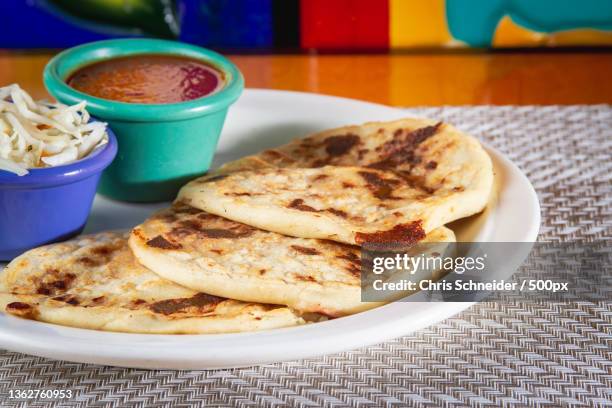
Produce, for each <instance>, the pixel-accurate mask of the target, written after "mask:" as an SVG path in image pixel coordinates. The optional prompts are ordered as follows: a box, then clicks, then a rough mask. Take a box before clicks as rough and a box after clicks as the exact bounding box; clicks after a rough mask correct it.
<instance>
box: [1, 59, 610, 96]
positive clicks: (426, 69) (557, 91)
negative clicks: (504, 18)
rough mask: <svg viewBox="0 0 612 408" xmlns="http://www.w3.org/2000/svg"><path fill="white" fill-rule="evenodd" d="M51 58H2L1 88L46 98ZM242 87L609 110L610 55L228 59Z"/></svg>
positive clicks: (343, 94)
mask: <svg viewBox="0 0 612 408" xmlns="http://www.w3.org/2000/svg"><path fill="white" fill-rule="evenodd" d="M52 55H53V54H52V53H15V52H10V51H0V85H5V84H9V83H13V82H17V83H19V84H21V86H22V87H23V88H25V89H26V90H28V91H29V92H30V93H31V94H32V95H33V96H34V97H36V98H38V97H46V96H47V95H46V92H45V90H44V87H43V85H42V70H43V67H44V65H45V63H46V62H47V61H48V60H49V58H50V57H51V56H52ZM230 58H231V59H232V60H233V61H234V62H235V63H236V64H237V65H238V66H239V67H240V69H241V70H242V72H243V73H244V75H245V78H246V83H247V86H249V87H257V88H272V89H288V90H297V91H307V92H318V93H323V94H330V95H338V96H346V97H350V98H357V99H363V100H368V101H372V102H379V103H384V104H389V105H395V106H415V105H467V104H579V103H589V104H590V103H612V81H611V80H610V79H611V75H612V53H611V52H592V53H587V52H569V53H561V52H554V53H550V52H547V53H491V54H484V53H473V54H472V53H470V54H391V55H231V56H230Z"/></svg>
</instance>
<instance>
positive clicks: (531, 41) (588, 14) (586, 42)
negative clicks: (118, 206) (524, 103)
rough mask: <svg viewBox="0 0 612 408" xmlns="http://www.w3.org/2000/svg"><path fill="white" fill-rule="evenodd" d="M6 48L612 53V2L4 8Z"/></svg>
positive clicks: (87, 0) (219, 2) (29, 4)
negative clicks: (158, 41) (579, 49)
mask: <svg viewBox="0 0 612 408" xmlns="http://www.w3.org/2000/svg"><path fill="white" fill-rule="evenodd" d="M0 16H2V17H1V20H0V21H1V22H2V24H1V28H0V32H1V33H2V34H3V35H1V36H0V48H26V49H31V48H65V47H69V46H73V45H76V44H81V43H84V42H89V41H94V40H99V39H105V38H113V37H126V36H146V37H161V38H170V39H179V40H182V41H187V42H190V43H194V44H198V45H202V46H206V47H211V48H217V49H225V50H238V51H246V52H258V51H266V50H272V51H278V50H300V49H302V50H311V49H317V50H333V51H349V52H350V51H352V50H359V51H364V50H372V51H380V52H384V51H387V50H395V49H423V48H427V49H437V48H450V47H452V48H466V47H472V48H506V47H521V48H522V47H558V46H609V45H612V0H579V1H577V0H301V1H300V0H79V1H75V0H4V1H0Z"/></svg>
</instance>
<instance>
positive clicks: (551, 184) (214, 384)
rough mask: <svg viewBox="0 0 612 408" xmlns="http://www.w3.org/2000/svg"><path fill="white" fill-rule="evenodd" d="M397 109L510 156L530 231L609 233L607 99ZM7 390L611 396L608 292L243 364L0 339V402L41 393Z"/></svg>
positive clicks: (159, 401)
mask: <svg viewBox="0 0 612 408" xmlns="http://www.w3.org/2000/svg"><path fill="white" fill-rule="evenodd" d="M407 112H408V113H409V114H411V115H422V116H428V117H432V118H439V119H442V120H444V121H448V122H450V123H453V124H455V125H457V126H458V127H459V128H461V129H463V130H465V131H467V132H469V133H472V134H474V135H475V136H477V137H479V138H480V139H481V140H484V141H486V142H487V143H488V144H490V145H491V146H493V147H495V148H497V149H498V150H500V151H501V152H502V153H504V154H505V155H506V156H507V157H509V158H510V159H511V160H512V161H514V162H515V163H516V164H518V165H519V167H520V168H521V169H522V170H523V171H524V172H525V173H526V174H527V175H528V177H529V179H530V180H531V182H532V183H533V185H534V186H535V188H536V190H537V192H538V196H539V198H540V203H541V205H542V227H541V230H540V240H547V241H559V242H566V241H573V240H586V241H595V240H600V239H609V238H610V236H611V234H610V232H611V229H612V228H611V226H612V211H611V206H612V205H611V204H612V190H611V185H612V107H610V106H608V105H597V106H565V107H560V106H546V107H531V106H526V107H510V106H504V107H488V106H483V107H443V108H418V109H410V110H407ZM517 199H520V197H517ZM517 222H520V219H517ZM10 389H70V390H72V391H73V393H74V397H73V398H72V399H71V400H63V401H61V402H60V403H59V404H61V406H79V407H89V406H114V405H116V406H121V407H128V406H138V407H150V406H162V405H167V406H170V405H171V406H189V405H192V404H194V405H201V406H202V405H206V406H239V407H264V406H265V407H268V406H300V407H301V406H303V407H319V406H329V407H331V406H360V407H379V406H423V407H441V406H444V407H447V406H448V407H460V406H490V407H499V406H511V405H512V406H538V407H539V406H543V407H544V406H545V407H558V406H612V301H611V302H605V303H603V302H602V303H597V304H595V303H588V302H583V303H550V302H547V303H543V304H537V303H529V304H518V303H503V304H502V303H499V304H498V303H480V304H478V305H476V306H474V307H472V308H470V309H468V310H467V311H465V312H463V313H461V314H460V315H458V316H456V317H454V318H451V319H448V320H446V321H443V322H442V323H439V324H436V325H433V326H431V327H429V328H427V329H424V330H421V331H419V332H417V333H415V334H413V335H411V336H406V337H403V338H400V339H397V340H394V341H390V342H387V343H384V344H380V345H376V346H371V347H367V348H363V349H359V350H354V351H349V352H345V353H341V354H335V355H330V356H326V357H323V358H319V359H313V360H307V361H299V362H287V363H280V364H272V365H265V366H259V367H254V368H249V369H233V370H217V371H189V372H186V371H185V372H174V371H146V370H133V369H121V368H112V367H103V366H92V365H86V364H75V363H66V362H57V361H52V360H47V359H43V358H35V357H29V356H25V355H22V354H16V353H9V352H2V351H0V406H3V407H14V406H15V407H16V406H32V407H39V406H41V407H42V406H48V405H50V404H51V403H50V402H44V401H42V400H29V401H28V402H24V401H23V400H22V401H16V400H9V399H8V395H9V394H8V392H9V390H10Z"/></svg>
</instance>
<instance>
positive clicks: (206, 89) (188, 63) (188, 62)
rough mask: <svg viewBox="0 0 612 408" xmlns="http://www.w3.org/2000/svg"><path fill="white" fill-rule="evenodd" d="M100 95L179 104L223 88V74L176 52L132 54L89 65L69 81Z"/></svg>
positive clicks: (136, 100)
mask: <svg viewBox="0 0 612 408" xmlns="http://www.w3.org/2000/svg"><path fill="white" fill-rule="evenodd" d="M66 82H67V83H68V85H70V86H71V87H73V88H74V89H77V90H79V91H81V92H84V93H86V94H88V95H92V96H97V97H98V98H103V99H110V100H114V101H120V102H129V103H176V102H184V101H189V100H192V99H197V98H201V97H203V96H207V95H210V94H212V93H214V92H216V91H218V90H219V89H221V88H222V87H223V82H224V79H223V73H222V72H220V71H219V70H217V69H216V68H213V67H212V66H211V65H208V64H206V63H205V62H202V61H198V60H196V59H191V58H187V57H180V56H173V55H133V56H129V57H122V58H114V59H109V60H106V61H101V62H97V63H94V64H91V65H87V66H85V67H83V68H80V69H79V70H77V71H76V72H74V73H73V74H72V75H70V77H69V78H68V79H67V80H66Z"/></svg>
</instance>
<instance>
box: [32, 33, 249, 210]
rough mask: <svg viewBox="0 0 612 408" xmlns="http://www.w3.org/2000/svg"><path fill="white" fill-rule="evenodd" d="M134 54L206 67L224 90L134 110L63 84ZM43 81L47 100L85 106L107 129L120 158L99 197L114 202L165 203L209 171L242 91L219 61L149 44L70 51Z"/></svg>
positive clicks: (171, 45) (172, 45)
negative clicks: (214, 71) (221, 79)
mask: <svg viewBox="0 0 612 408" xmlns="http://www.w3.org/2000/svg"><path fill="white" fill-rule="evenodd" d="M135 54H171V55H180V56H185V57H191V58H195V59H199V60H202V61H205V62H207V63H208V64H211V65H212V66H214V67H215V68H217V69H219V70H220V71H222V72H223V73H224V76H225V80H226V82H225V86H224V87H223V88H222V89H221V90H219V91H217V92H216V93H214V94H212V95H210V96H205V97H202V98H198V99H193V100H191V101H186V102H179V103H169V104H140V103H125V102H117V101H111V100H108V99H102V98H97V97H94V96H91V95H88V94H85V93H83V92H79V91H77V90H76V89H74V88H71V87H70V86H68V85H67V84H66V82H65V80H66V79H67V78H68V77H69V76H70V75H71V74H72V73H73V72H75V71H76V70H78V69H79V68H81V67H83V66H85V65H89V64H91V63H94V62H97V61H102V60H107V59H110V58H115V57H123V56H128V55H135ZM43 79H44V83H45V87H46V88H47V90H48V91H49V93H50V94H51V95H52V96H53V97H55V98H56V99H57V100H59V101H60V102H63V103H65V104H75V103H78V102H80V101H82V100H85V101H87V110H88V111H89V112H90V113H91V114H92V115H93V116H95V117H96V118H98V119H100V120H102V121H105V122H108V124H109V126H110V127H111V129H112V130H113V131H114V132H115V135H116V136H117V140H118V142H119V152H118V154H117V157H116V158H115V160H114V161H113V163H112V164H111V165H110V166H109V167H108V169H106V171H105V172H104V173H103V175H102V179H101V181H100V187H99V190H98V191H99V192H100V193H101V194H103V195H106V196H108V197H111V198H114V199H117V200H124V201H137V202H152V201H166V200H172V199H174V198H175V196H176V193H177V192H178V189H179V188H180V187H181V186H182V185H183V184H185V183H186V182H187V181H189V180H191V179H193V178H195V177H197V176H200V175H202V174H204V173H205V172H206V171H207V170H208V168H209V166H210V164H211V162H212V159H213V156H214V153H215V150H216V147H217V141H218V140H219V135H220V134H221V129H222V128H223V123H224V121H225V116H226V114H227V110H228V108H229V106H230V105H231V104H232V103H234V102H235V101H236V99H238V97H239V96H240V94H241V93H242V90H243V88H244V79H243V77H242V74H241V73H240V71H239V70H238V68H237V67H236V66H235V65H234V64H232V63H231V62H230V61H229V60H228V59H226V58H225V57H223V56H222V55H220V54H217V53H216V52H213V51H210V50H207V49H204V48H200V47H196V46H194V45H189V44H184V43H179V42H174V41H164V40H153V39H119V40H108V41H98V42H93V43H89V44H84V45H81V46H78V47H74V48H70V49H68V50H66V51H63V52H61V53H59V54H58V55H56V56H55V57H54V58H53V59H51V61H49V63H48V64H47V66H46V67H45V70H44V75H43Z"/></svg>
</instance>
